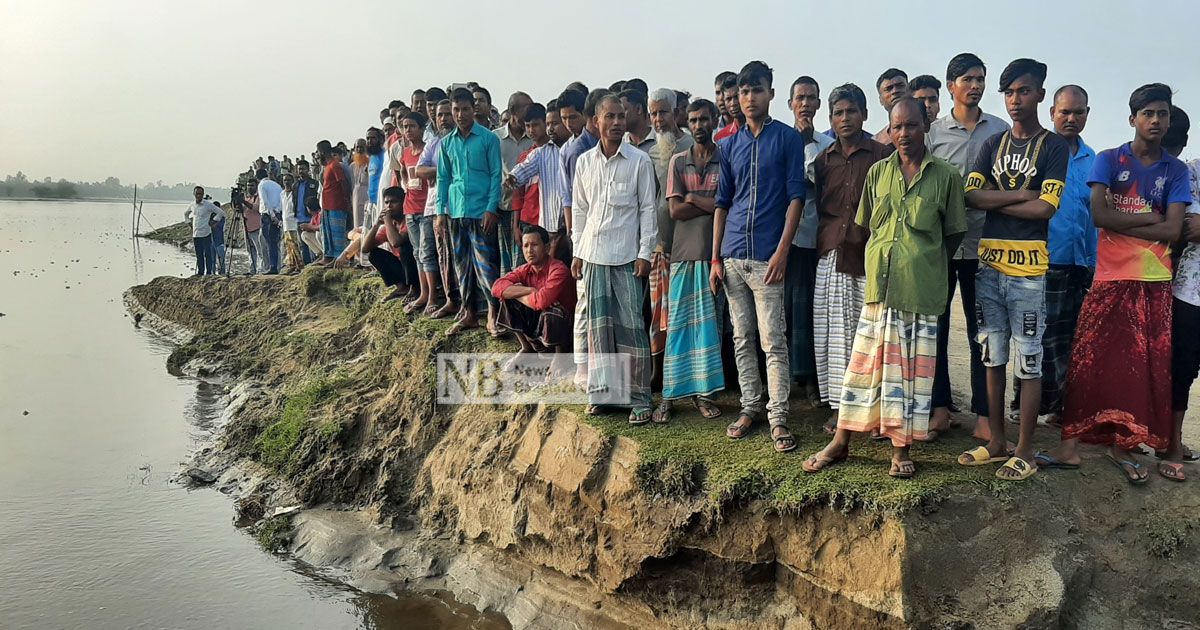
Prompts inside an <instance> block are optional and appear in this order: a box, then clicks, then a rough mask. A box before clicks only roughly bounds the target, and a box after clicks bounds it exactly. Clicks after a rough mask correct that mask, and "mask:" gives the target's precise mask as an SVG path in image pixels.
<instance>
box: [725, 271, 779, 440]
mask: <svg viewBox="0 0 1200 630" xmlns="http://www.w3.org/2000/svg"><path fill="white" fill-rule="evenodd" d="M766 275H767V263H766V261H761V260H734V259H730V260H726V261H725V294H726V296H728V298H729V315H730V319H732V320H733V348H734V361H735V362H736V363H737V372H738V385H739V387H740V388H741V390H742V412H743V413H747V414H749V415H750V416H751V417H753V418H755V419H758V418H761V416H762V412H763V384H762V379H761V378H760V377H759V374H758V355H757V354H756V352H755V347H754V345H755V344H754V342H755V337H760V338H761V339H760V343H761V345H762V351H763V354H765V355H766V358H767V391H768V402H767V404H766V411H767V420H768V421H769V422H770V424H771V426H776V425H781V424H786V423H787V418H788V393H789V390H790V387H791V376H790V368H789V366H788V363H789V359H788V341H787V321H786V318H785V316H784V312H785V309H784V284H785V283H783V282H777V283H775V284H767V283H766V282H765V281H764V278H766Z"/></svg>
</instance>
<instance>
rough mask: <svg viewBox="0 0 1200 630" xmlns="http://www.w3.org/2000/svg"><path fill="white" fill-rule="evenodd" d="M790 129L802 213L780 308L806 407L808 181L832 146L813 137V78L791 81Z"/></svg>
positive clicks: (810, 378)
mask: <svg viewBox="0 0 1200 630" xmlns="http://www.w3.org/2000/svg"><path fill="white" fill-rule="evenodd" d="M788 107H789V108H790V109H791V110H792V116H793V118H794V121H795V122H794V123H793V126H794V127H795V128H796V131H799V132H800V137H801V138H803V139H804V178H805V180H806V184H807V185H806V186H805V194H804V210H803V214H801V216H800V224H799V225H798V226H797V227H796V236H795V238H793V239H792V246H791V247H789V248H788V266H787V271H788V273H787V278H786V279H785V281H784V298H783V299H784V307H785V310H786V312H787V315H786V317H787V323H788V334H787V339H788V355H789V364H790V366H791V378H793V379H795V381H796V382H797V383H799V384H801V385H803V386H804V389H805V395H806V397H807V398H808V400H809V402H810V403H814V404H815V403H816V401H817V400H818V399H819V398H820V393H819V389H818V386H817V364H816V357H815V355H814V350H813V296H814V291H815V286H816V278H817V250H816V247H817V223H818V221H817V189H816V187H815V186H813V185H812V183H813V163H814V162H816V160H817V156H819V155H820V154H821V152H823V151H824V150H825V149H827V148H829V147H830V146H832V145H833V138H831V137H829V136H827V135H825V134H823V133H816V127H814V125H813V118H814V117H816V115H817V111H818V110H820V109H821V88H820V86H818V85H817V81H816V79H813V78H812V77H809V76H802V77H800V78H798V79H796V80H795V81H793V82H792V87H791V90H790V92H789V93H788Z"/></svg>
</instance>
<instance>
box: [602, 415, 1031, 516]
mask: <svg viewBox="0 0 1200 630" xmlns="http://www.w3.org/2000/svg"><path fill="white" fill-rule="evenodd" d="M717 402H718V404H719V405H720V406H721V408H722V410H723V411H724V415H722V416H721V417H720V418H717V419H714V420H707V419H705V418H703V417H702V416H700V414H699V413H698V412H697V411H696V410H695V408H694V407H693V406H692V404H691V403H690V402H686V401H685V402H676V403H675V406H674V407H675V412H674V417H673V419H672V421H671V423H670V424H668V425H665V426H659V425H644V426H640V427H636V426H631V425H630V424H629V422H628V421H627V419H626V416H625V414H616V415H611V416H589V417H586V421H587V422H588V423H589V424H592V425H594V426H596V427H598V428H599V429H600V430H602V431H603V432H604V433H605V434H607V435H610V436H622V437H626V438H629V439H632V440H634V441H635V442H637V443H638V444H639V446H640V447H641V458H642V459H641V463H640V465H639V467H638V479H639V482H640V484H641V486H642V488H643V490H644V491H645V492H647V493H649V494H651V495H658V494H661V495H664V496H681V495H690V494H693V493H697V492H699V493H702V494H703V495H704V497H705V498H706V499H707V500H708V501H709V502H710V506H711V507H712V508H713V509H714V510H716V509H719V508H720V507H721V506H723V505H725V504H727V503H730V502H739V501H747V500H754V499H762V500H766V501H767V502H769V503H770V504H771V505H773V506H774V507H775V508H777V509H779V510H781V511H792V510H799V509H801V508H804V507H807V506H812V505H826V506H830V507H833V508H836V509H842V510H848V509H851V508H862V509H865V510H867V511H880V512H888V513H899V512H903V511H906V510H910V509H913V508H916V507H918V506H921V505H926V504H929V503H932V502H936V501H937V500H939V499H940V498H942V497H943V496H944V494H945V491H946V490H947V489H949V488H951V487H954V486H965V485H976V486H979V487H982V488H985V489H986V490H988V491H990V492H992V493H993V494H995V495H997V496H999V497H1000V498H1002V499H1004V498H1007V497H1008V495H1010V494H1011V493H1012V492H1015V491H1017V488H1016V486H1015V484H1013V483H1011V482H1004V481H1001V480H999V479H996V478H995V476H994V474H995V467H994V466H980V467H975V468H968V467H964V466H960V465H958V463H957V462H956V461H955V460H956V459H957V457H958V454H959V453H961V452H962V451H964V450H966V449H968V448H972V447H974V446H976V445H977V444H978V442H976V441H975V440H973V439H971V438H970V437H969V435H967V432H966V431H965V430H963V429H960V430H958V431H955V432H954V435H953V436H951V437H942V438H941V439H939V441H937V442H934V443H931V444H917V445H914V446H913V448H912V450H911V455H912V458H913V461H914V462H915V463H916V466H917V475H916V476H915V477H914V478H912V479H893V478H891V477H889V476H888V475H887V470H888V467H889V463H890V461H891V445H890V443H888V442H876V441H871V440H868V439H865V438H863V437H858V438H855V439H854V441H853V442H852V443H851V454H850V458H849V459H848V460H847V461H845V462H843V463H841V464H838V465H836V466H831V467H830V468H828V469H826V470H824V471H822V472H820V473H817V474H808V473H805V472H804V471H803V469H802V468H801V463H802V462H803V461H804V460H805V459H806V458H807V457H808V456H809V455H812V454H813V453H815V452H817V451H819V450H820V449H822V448H824V446H825V445H826V444H827V443H828V441H829V436H828V435H825V434H824V432H823V431H822V430H821V426H822V423H823V422H824V420H825V419H826V418H827V417H828V415H829V411H828V410H827V409H812V408H811V407H808V406H807V405H802V404H794V405H793V409H792V422H791V423H790V428H791V429H792V433H793V434H794V435H795V436H796V439H797V441H798V443H799V446H798V447H797V449H796V450H795V451H793V452H792V453H788V454H779V453H776V452H775V451H774V447H773V445H772V444H771V441H770V440H769V439H768V436H769V433H768V431H767V427H766V424H765V423H761V424H760V425H759V426H756V427H755V429H753V430H752V431H751V433H750V434H749V435H747V436H746V437H745V438H743V439H741V440H731V439H729V438H727V437H725V427H726V425H727V424H728V423H729V422H732V421H733V420H734V419H735V417H736V413H737V410H738V408H739V407H738V401H737V397H736V395H732V394H728V393H726V394H724V395H722V396H719V397H718V399H717ZM580 413H581V414H582V410H580ZM1031 481H1032V483H1039V482H1040V480H1039V479H1038V478H1036V477H1035V478H1034V479H1033V480H1031Z"/></svg>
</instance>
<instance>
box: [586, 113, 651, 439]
mask: <svg viewBox="0 0 1200 630" xmlns="http://www.w3.org/2000/svg"><path fill="white" fill-rule="evenodd" d="M595 107H596V116H595V117H596V122H595V125H596V127H597V129H598V130H599V132H600V139H599V143H598V144H597V145H596V146H595V147H593V148H592V149H590V150H588V151H587V152H586V153H584V154H583V155H581V156H580V157H579V161H578V163H577V165H576V166H577V169H578V170H577V172H576V176H575V185H574V188H575V190H574V191H573V193H572V197H571V198H572V201H573V203H574V205H573V206H572V207H571V213H572V215H573V216H572V221H571V240H572V241H573V245H574V251H575V258H574V259H573V260H572V262H571V273H572V275H574V276H575V279H576V280H582V281H583V284H584V285H586V289H585V290H584V292H583V295H584V296H585V297H584V299H586V300H587V306H586V309H585V310H586V313H587V315H586V323H587V358H588V396H589V399H590V402H591V404H590V405H589V409H588V413H589V414H594V413H597V412H598V411H599V406H600V403H601V402H603V401H604V399H605V395H604V394H605V392H606V391H607V390H609V389H610V388H612V387H614V386H615V385H616V384H617V383H618V379H617V375H618V373H619V370H620V366H619V365H617V362H616V357H617V356H618V353H619V354H620V355H622V356H627V357H629V359H630V360H631V361H632V365H631V366H630V367H631V370H630V374H631V381H630V383H629V400H628V402H625V401H620V402H618V403H616V404H618V405H620V406H628V407H630V408H631V411H630V413H629V422H630V424H645V423H647V422H649V421H650V416H651V411H650V369H651V368H650V340H649V338H648V337H647V335H646V328H645V322H644V320H643V319H642V305H643V302H644V300H645V295H646V294H645V285H644V284H642V280H641V279H642V278H645V277H646V276H647V275H648V274H649V272H650V255H651V253H652V252H653V251H654V240H655V238H656V227H657V226H656V225H655V217H654V200H655V196H656V194H655V192H656V191H655V189H654V186H655V183H654V166H653V165H652V164H651V163H650V156H648V155H646V154H645V153H644V152H642V151H639V150H637V149H636V148H634V147H633V145H631V144H629V143H628V142H625V141H624V138H625V137H626V136H625V116H626V112H625V106H624V105H623V104H622V103H621V100H620V99H619V98H617V97H616V96H615V95H612V94H607V95H605V96H603V97H602V98H600V99H599V102H598V103H597V104H596V106H595ZM610 402H611V401H610Z"/></svg>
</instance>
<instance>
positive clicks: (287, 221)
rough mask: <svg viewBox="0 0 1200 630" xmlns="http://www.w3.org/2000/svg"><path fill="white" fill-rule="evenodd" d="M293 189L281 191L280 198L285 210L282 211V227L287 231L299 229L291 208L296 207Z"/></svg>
mask: <svg viewBox="0 0 1200 630" xmlns="http://www.w3.org/2000/svg"><path fill="white" fill-rule="evenodd" d="M295 194H296V193H295V191H294V190H293V191H287V190H285V191H283V194H282V195H280V198H281V199H282V200H283V207H284V208H286V210H287V211H286V212H284V213H283V229H284V230H287V231H288V232H295V231H296V230H299V229H300V225H299V223H297V222H296V213H295V211H294V210H293V208H295V207H296V201H295Z"/></svg>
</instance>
